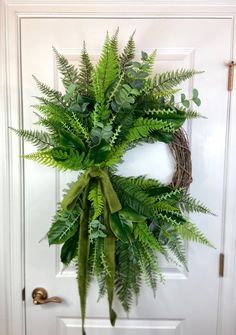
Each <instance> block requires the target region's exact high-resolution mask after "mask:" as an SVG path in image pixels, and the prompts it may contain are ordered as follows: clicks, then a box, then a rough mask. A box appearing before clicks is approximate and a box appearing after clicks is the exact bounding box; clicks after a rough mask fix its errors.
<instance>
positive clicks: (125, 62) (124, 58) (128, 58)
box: [120, 31, 135, 69]
mask: <svg viewBox="0 0 236 335" xmlns="http://www.w3.org/2000/svg"><path fill="white" fill-rule="evenodd" d="M134 34H135V31H134V32H133V34H132V35H131V36H130V38H129V40H128V43H127V45H126V46H125V48H124V50H123V53H122V55H121V57H120V66H121V69H125V68H126V67H127V66H129V65H130V63H131V62H132V61H133V59H134V56H135V42H134Z"/></svg>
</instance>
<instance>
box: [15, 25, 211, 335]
mask: <svg viewBox="0 0 236 335" xmlns="http://www.w3.org/2000/svg"><path fill="white" fill-rule="evenodd" d="M118 49H119V48H118V32H116V33H115V34H114V35H113V36H112V37H109V36H108V34H107V36H106V39H105V43H104V46H103V50H102V54H101V57H100V59H99V61H98V63H97V64H96V66H94V65H93V64H92V63H91V61H90V59H89V55H88V53H87V51H86V48H85V46H84V48H83V50H82V55H81V64H80V69H79V70H78V69H77V67H75V66H73V65H71V64H69V62H68V60H67V59H66V58H65V57H64V56H63V55H61V54H60V53H59V52H58V51H57V50H56V49H54V52H55V57H56V61H57V66H58V70H59V71H60V73H61V79H62V82H63V84H64V87H65V93H61V92H59V91H57V90H55V89H52V88H50V87H48V86H47V85H46V84H44V83H42V82H40V81H39V80H38V79H37V78H35V77H34V79H35V80H36V84H37V86H38V88H39V90H40V91H41V93H42V94H43V97H37V100H38V104H36V105H35V106H34V109H35V110H36V115H37V117H38V121H37V125H38V126H42V127H43V128H44V131H42V130H34V131H32V130H23V129H21V130H15V131H16V133H17V134H18V135H19V136H22V137H23V138H24V139H25V140H27V141H30V142H31V143H32V144H33V145H35V146H36V147H37V148H38V151H37V152H35V153H32V154H28V155H25V156H24V157H25V158H28V159H31V160H34V161H36V162H39V163H42V164H44V165H47V166H50V167H55V168H58V169H60V170H62V171H65V170H75V171H78V180H76V181H75V182H74V183H72V184H71V185H69V188H68V190H67V191H66V192H65V195H64V198H63V200H62V201H61V203H60V205H59V207H58V210H57V212H56V215H55V217H54V219H53V222H52V226H51V228H50V230H49V232H48V234H47V237H48V241H49V244H50V245H51V244H62V249H61V261H62V262H63V263H64V264H65V265H68V264H70V262H72V261H73V262H75V263H76V269H77V280H78V286H79V294H80V301H81V315H82V327H83V334H85V330H84V320H85V309H86V295H87V288H88V284H89V282H90V281H91V280H92V278H93V277H96V278H97V281H98V285H99V296H100V297H102V296H103V295H104V294H106V293H107V296H108V302H109V313H110V321H111V324H112V325H114V324H115V320H116V313H115V311H114V310H113V308H112V301H113V296H114V294H115V293H116V295H117V296H118V298H119V300H120V302H121V304H122V306H123V308H124V309H125V311H127V312H128V311H129V309H130V307H131V305H132V302H133V299H134V297H137V296H138V295H139V291H140V286H141V281H142V279H144V280H145V282H146V283H147V284H148V285H149V286H150V287H151V288H152V289H153V290H154V292H155V290H156V288H157V283H158V281H162V280H163V276H162V274H161V271H160V268H159V266H158V259H157V256H158V255H163V256H164V257H165V258H166V259H167V260H168V261H174V262H176V263H177V264H180V265H184V266H185V267H187V260H186V255H185V248H184V240H192V241H196V242H199V243H203V244H205V245H208V246H210V243H209V242H208V240H207V239H206V238H205V237H204V235H203V234H202V233H201V232H200V231H199V230H198V228H197V227H196V226H195V225H194V224H193V223H192V222H191V221H190V219H189V217H188V213H189V212H194V211H195V212H201V213H210V211H209V210H208V209H207V208H206V207H205V206H204V205H202V204H201V203H200V202H198V201H197V200H195V199H194V198H192V197H191V196H190V195H189V194H187V193H186V190H185V189H184V188H173V187H170V186H168V185H163V184H162V183H160V182H159V181H158V180H154V179H149V178H146V177H145V176H140V177H132V176H131V177H122V176H119V175H118V174H117V168H116V166H117V164H118V163H120V162H121V161H122V157H123V156H124V154H125V153H126V151H127V150H129V149H131V148H133V147H134V146H135V145H137V144H138V143H140V142H141V141H147V142H150V141H151V142H153V141H157V140H158V141H162V142H165V143H170V142H171V141H173V136H174V134H175V133H176V132H177V131H178V130H179V129H180V127H181V126H182V125H183V123H184V122H185V120H186V119H190V118H195V117H198V116H199V114H198V113H197V112H196V111H194V110H192V109H191V108H189V107H190V100H191V104H194V103H195V104H196V105H197V106H198V105H200V103H201V101H200V99H199V97H198V91H197V90H196V89H194V90H193V92H192V98H191V99H189V100H188V99H187V98H186V96H185V95H184V94H182V95H181V96H180V101H177V100H178V99H177V98H176V93H177V92H178V91H179V88H178V85H179V84H180V83H181V82H183V81H184V80H187V79H189V78H191V77H192V76H193V75H195V74H197V73H198V72H197V71H195V70H193V69H181V70H176V71H170V72H165V73H161V74H159V73H157V74H155V75H154V76H153V75H152V69H153V64H154V61H155V56H156V52H155V51H154V52H153V53H151V54H150V55H148V54H147V53H146V52H142V53H141V59H140V60H136V59H134V58H135V43H134V38H133V35H132V36H131V37H130V39H129V41H128V43H127V45H126V46H125V48H124V50H123V52H122V53H121V54H119V52H118Z"/></svg>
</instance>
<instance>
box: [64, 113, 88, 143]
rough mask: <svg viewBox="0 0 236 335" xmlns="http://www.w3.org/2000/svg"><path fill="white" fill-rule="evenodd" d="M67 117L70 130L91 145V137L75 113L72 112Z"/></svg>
mask: <svg viewBox="0 0 236 335" xmlns="http://www.w3.org/2000/svg"><path fill="white" fill-rule="evenodd" d="M67 119H68V121H69V124H70V126H71V131H72V132H73V133H74V134H75V135H76V136H78V137H81V138H82V139H84V140H85V141H86V142H87V144H88V145H89V146H90V145H91V139H90V136H89V131H88V129H87V128H86V127H85V126H84V125H83V124H82V122H81V121H80V119H79V118H78V116H77V114H76V113H74V112H72V114H71V116H70V115H68V116H67Z"/></svg>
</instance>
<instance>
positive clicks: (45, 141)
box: [10, 128, 55, 150]
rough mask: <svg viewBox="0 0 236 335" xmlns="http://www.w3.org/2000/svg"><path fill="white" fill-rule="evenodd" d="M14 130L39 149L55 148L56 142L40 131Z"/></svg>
mask: <svg viewBox="0 0 236 335" xmlns="http://www.w3.org/2000/svg"><path fill="white" fill-rule="evenodd" d="M10 129H12V130H13V131H14V132H15V133H16V134H17V135H18V136H20V137H22V138H23V139H24V140H25V141H29V142H31V143H32V144H33V145H35V146H36V147H38V148H39V149H41V150H43V149H47V148H50V147H53V146H54V144H55V143H54V141H53V140H52V137H51V135H50V134H48V133H46V132H44V131H39V130H25V129H14V128H10Z"/></svg>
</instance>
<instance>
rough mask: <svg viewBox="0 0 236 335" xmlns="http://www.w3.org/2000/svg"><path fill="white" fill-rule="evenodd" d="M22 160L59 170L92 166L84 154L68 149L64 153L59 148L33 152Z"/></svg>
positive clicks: (81, 168)
mask: <svg viewBox="0 0 236 335" xmlns="http://www.w3.org/2000/svg"><path fill="white" fill-rule="evenodd" d="M23 158H26V159H30V160H32V161H35V162H38V163H41V164H43V165H46V166H51V167H57V168H59V169H60V170H63V171H65V170H75V171H77V170H83V169H85V168H86V167H89V166H91V165H92V164H93V162H91V161H90V160H89V159H88V158H87V157H85V154H84V153H81V154H80V153H79V152H78V151H76V150H74V149H72V148H70V149H69V151H68V150H67V151H65V150H63V149H60V148H54V149H52V150H43V151H38V152H34V153H32V154H29V155H24V156H23Z"/></svg>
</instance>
